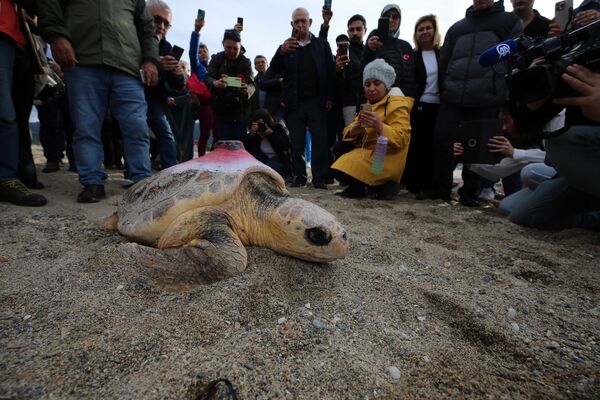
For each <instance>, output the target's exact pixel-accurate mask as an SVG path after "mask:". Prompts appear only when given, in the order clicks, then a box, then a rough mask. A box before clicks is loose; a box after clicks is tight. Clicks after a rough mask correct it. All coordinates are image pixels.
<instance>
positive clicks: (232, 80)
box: [225, 76, 242, 88]
mask: <svg viewBox="0 0 600 400" xmlns="http://www.w3.org/2000/svg"><path fill="white" fill-rule="evenodd" d="M225 83H227V87H235V88H239V87H242V78H240V77H237V76H228V77H226V78H225Z"/></svg>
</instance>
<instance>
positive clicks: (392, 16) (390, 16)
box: [386, 13, 400, 19]
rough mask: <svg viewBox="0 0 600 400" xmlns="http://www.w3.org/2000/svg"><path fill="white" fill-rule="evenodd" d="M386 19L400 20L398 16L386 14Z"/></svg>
mask: <svg viewBox="0 0 600 400" xmlns="http://www.w3.org/2000/svg"><path fill="white" fill-rule="evenodd" d="M386 17H388V18H389V19H400V14H396V13H394V14H388V15H386Z"/></svg>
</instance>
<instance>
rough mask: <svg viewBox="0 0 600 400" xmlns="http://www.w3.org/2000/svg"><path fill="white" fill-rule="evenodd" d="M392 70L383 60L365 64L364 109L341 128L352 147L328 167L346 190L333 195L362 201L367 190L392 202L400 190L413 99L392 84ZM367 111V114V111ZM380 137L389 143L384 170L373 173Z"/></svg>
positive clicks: (393, 75)
mask: <svg viewBox="0 0 600 400" xmlns="http://www.w3.org/2000/svg"><path fill="white" fill-rule="evenodd" d="M395 80H396V72H395V71H394V68H393V67H392V66H391V65H389V64H388V63H386V62H385V61H384V60H382V59H377V60H374V61H372V62H371V63H369V64H367V66H366V67H365V70H364V71H363V85H364V91H365V96H366V98H367V103H368V104H367V107H364V109H363V110H361V112H360V113H359V115H357V116H356V117H355V118H354V120H353V121H352V122H351V123H350V124H349V125H348V126H346V128H345V129H344V133H343V137H342V140H343V141H344V142H347V143H350V144H352V146H353V147H354V148H353V150H351V151H350V152H348V153H346V154H344V155H342V156H341V157H340V158H339V159H338V160H336V162H335V163H334V164H333V165H332V166H331V168H332V171H333V176H334V177H335V179H337V180H338V181H339V182H340V183H342V184H345V185H347V186H348V187H347V188H346V189H344V190H343V191H341V192H338V193H336V195H339V196H342V197H347V198H362V197H366V196H367V191H371V192H373V193H374V194H375V196H376V198H377V199H380V200H391V199H393V198H394V197H395V196H396V195H397V194H398V192H399V191H400V178H401V177H402V173H403V172H404V164H405V162H406V155H407V153H408V144H409V142H410V129H411V128H410V111H411V109H412V106H413V102H414V99H413V98H412V97H406V96H403V95H402V92H401V91H400V89H398V88H393V87H392V85H393V84H394V82H395ZM369 109H370V111H368V110H369ZM379 136H385V137H386V138H387V140H388V144H387V148H386V154H385V158H384V161H383V171H382V172H381V173H379V174H375V173H374V172H373V170H372V167H373V159H374V152H375V148H376V145H377V142H378V138H379Z"/></svg>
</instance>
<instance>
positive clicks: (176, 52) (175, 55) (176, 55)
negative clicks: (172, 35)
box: [169, 45, 183, 61]
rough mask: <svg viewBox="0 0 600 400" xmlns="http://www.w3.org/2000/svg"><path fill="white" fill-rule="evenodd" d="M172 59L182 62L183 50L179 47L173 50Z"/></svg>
mask: <svg viewBox="0 0 600 400" xmlns="http://www.w3.org/2000/svg"><path fill="white" fill-rule="evenodd" d="M169 55H170V56H171V57H173V58H174V59H176V60H177V61H179V60H181V56H182V55H183V49H182V48H181V47H179V46H177V45H175V46H173V47H172V48H171V53H169Z"/></svg>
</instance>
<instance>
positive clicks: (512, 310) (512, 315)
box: [506, 308, 517, 319]
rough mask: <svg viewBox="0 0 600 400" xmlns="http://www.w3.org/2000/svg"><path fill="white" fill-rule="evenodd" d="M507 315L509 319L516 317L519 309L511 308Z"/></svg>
mask: <svg viewBox="0 0 600 400" xmlns="http://www.w3.org/2000/svg"><path fill="white" fill-rule="evenodd" d="M506 316H507V317H508V319H514V318H515V317H516V316H517V310H515V309H514V308H509V309H508V311H507V313H506Z"/></svg>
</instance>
